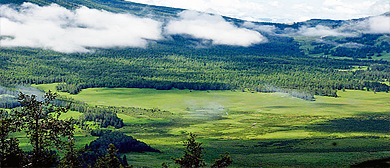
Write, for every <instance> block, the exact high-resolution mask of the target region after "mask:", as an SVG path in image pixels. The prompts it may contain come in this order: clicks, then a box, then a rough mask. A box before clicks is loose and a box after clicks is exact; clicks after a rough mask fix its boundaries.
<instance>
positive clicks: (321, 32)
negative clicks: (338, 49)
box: [297, 25, 356, 36]
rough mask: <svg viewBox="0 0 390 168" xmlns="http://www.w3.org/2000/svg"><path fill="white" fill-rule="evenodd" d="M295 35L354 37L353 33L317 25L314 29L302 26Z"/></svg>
mask: <svg viewBox="0 0 390 168" xmlns="http://www.w3.org/2000/svg"><path fill="white" fill-rule="evenodd" d="M297 34H299V35H303V36H355V35H356V34H353V33H345V32H342V31H340V30H339V29H332V28H329V27H326V26H322V25H317V26H316V27H306V26H302V27H301V28H299V30H298V32H297Z"/></svg>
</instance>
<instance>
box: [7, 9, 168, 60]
mask: <svg viewBox="0 0 390 168" xmlns="http://www.w3.org/2000/svg"><path fill="white" fill-rule="evenodd" d="M0 13H1V15H0V17H1V18H0V19H1V20H0V22H1V25H0V32H1V35H2V36H12V38H5V39H2V40H1V41H0V44H1V46H2V47H16V46H23V47H34V48H45V49H52V50H55V51H60V52H66V53H70V52H88V51H89V49H88V47H102V48H107V47H145V46H146V45H147V40H146V39H151V40H158V39H161V38H162V36H161V25H162V24H161V23H159V22H157V21H155V20H152V19H148V18H138V17H136V16H133V15H130V14H114V13H110V12H107V11H101V10H96V9H89V8H86V7H81V8H79V9H76V10H74V11H71V10H67V9H65V8H63V7H60V6H58V5H56V4H52V5H50V6H44V7H40V6H37V5H34V4H31V3H24V4H23V5H21V6H20V8H19V9H14V8H10V7H9V6H7V5H3V6H1V7H0Z"/></svg>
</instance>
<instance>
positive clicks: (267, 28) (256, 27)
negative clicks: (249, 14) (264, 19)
mask: <svg viewBox="0 0 390 168" xmlns="http://www.w3.org/2000/svg"><path fill="white" fill-rule="evenodd" d="M242 26H243V27H246V28H251V29H254V30H257V31H260V32H266V33H274V32H275V31H276V27H275V26H274V25H257V24H254V23H252V22H244V24H242Z"/></svg>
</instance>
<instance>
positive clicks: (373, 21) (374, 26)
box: [368, 16, 390, 33]
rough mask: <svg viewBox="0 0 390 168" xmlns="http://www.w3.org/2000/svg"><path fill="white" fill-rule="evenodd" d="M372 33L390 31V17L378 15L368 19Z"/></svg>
mask: <svg viewBox="0 0 390 168" xmlns="http://www.w3.org/2000/svg"><path fill="white" fill-rule="evenodd" d="M368 24H369V32H370V33H390V17H388V16H377V17H372V18H370V19H368Z"/></svg>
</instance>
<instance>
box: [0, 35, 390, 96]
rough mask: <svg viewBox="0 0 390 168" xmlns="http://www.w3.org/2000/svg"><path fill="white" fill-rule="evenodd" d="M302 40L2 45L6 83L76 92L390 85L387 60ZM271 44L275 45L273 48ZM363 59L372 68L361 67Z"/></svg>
mask: <svg viewBox="0 0 390 168" xmlns="http://www.w3.org/2000/svg"><path fill="white" fill-rule="evenodd" d="M283 44H289V45H283ZM295 45H298V44H294V42H285V43H283V42H280V44H279V45H277V44H274V43H269V44H259V45H256V46H253V47H250V48H244V47H229V46H216V47H209V48H205V49H195V50H194V49H192V48H191V47H187V48H186V47H176V46H173V45H171V44H156V45H154V46H150V47H149V48H148V49H137V48H117V49H101V50H99V51H97V52H95V53H85V54H82V53H75V54H63V53H58V52H53V51H48V50H41V49H30V48H2V49H0V53H1V54H0V62H1V64H0V65H1V67H0V74H1V75H0V78H1V79H0V84H1V85H3V86H15V85H21V84H42V83H56V82H57V83H63V84H60V85H58V86H57V89H58V90H59V91H65V92H69V93H72V94H77V93H78V92H79V91H80V90H81V89H85V88H93V87H112V88H115V87H128V88H155V89H163V90H167V89H171V88H178V89H194V90H249V91H259V92H275V91H281V92H289V93H292V92H293V91H295V92H296V91H298V92H300V93H304V94H302V95H305V96H303V97H302V98H304V99H308V100H313V97H312V96H313V95H323V96H333V97H337V90H341V89H357V90H364V89H366V88H368V89H369V90H375V91H378V92H379V91H389V86H388V85H386V84H383V83H382V82H386V81H388V80H389V77H390V76H389V74H390V73H389V72H390V64H389V62H387V61H380V60H376V61H375V60H370V61H364V60H358V59H350V60H348V59H346V60H345V59H344V60H340V59H331V58H328V57H319V58H317V57H310V56H306V55H305V54H304V53H302V52H299V51H300V50H299V48H298V46H295ZM286 47H287V48H286ZM269 48H272V49H273V50H274V52H271V51H270V52H266V53H265V52H264V50H267V49H269ZM358 66H362V67H363V66H364V67H368V68H367V70H354V67H358ZM307 94H308V95H309V96H307ZM298 95H299V94H296V96H298ZM310 95H311V96H310ZM298 97H299V96H298Z"/></svg>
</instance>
